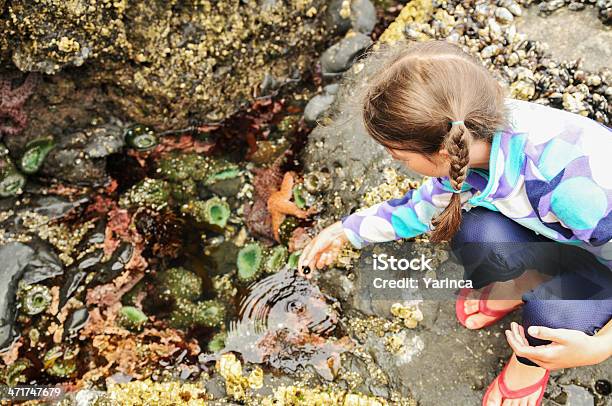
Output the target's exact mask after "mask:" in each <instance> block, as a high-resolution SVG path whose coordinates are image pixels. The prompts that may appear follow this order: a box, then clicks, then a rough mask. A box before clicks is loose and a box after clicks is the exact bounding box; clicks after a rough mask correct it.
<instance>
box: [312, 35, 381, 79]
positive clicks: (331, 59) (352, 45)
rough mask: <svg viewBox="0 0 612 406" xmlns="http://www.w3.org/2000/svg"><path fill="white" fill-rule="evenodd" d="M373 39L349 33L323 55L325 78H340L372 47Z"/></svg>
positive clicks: (322, 63) (322, 65)
mask: <svg viewBox="0 0 612 406" xmlns="http://www.w3.org/2000/svg"><path fill="white" fill-rule="evenodd" d="M371 44H372V39H370V37H368V36H367V35H365V34H362V33H348V34H347V36H346V37H345V38H343V39H342V40H340V41H339V42H337V43H336V44H334V45H332V46H331V47H330V48H328V49H327V50H326V51H325V52H323V54H322V55H321V68H322V71H323V75H324V76H338V75H340V74H342V72H344V71H346V70H347V69H348V68H350V67H351V65H352V64H353V62H354V61H355V59H356V58H357V57H358V56H359V55H360V54H361V53H362V52H363V51H364V50H365V49H366V48H367V47H369V46H370V45H371Z"/></svg>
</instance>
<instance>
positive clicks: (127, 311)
mask: <svg viewBox="0 0 612 406" xmlns="http://www.w3.org/2000/svg"><path fill="white" fill-rule="evenodd" d="M148 319H149V318H148V317H147V315H146V314H144V312H143V311H142V310H140V309H139V308H137V307H134V306H123V307H122V308H121V309H120V310H119V318H118V322H119V325H121V326H122V327H124V328H126V329H128V330H132V331H138V330H140V329H142V326H143V325H144V324H145V323H146V322H147V320H148Z"/></svg>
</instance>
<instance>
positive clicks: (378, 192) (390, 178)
mask: <svg viewBox="0 0 612 406" xmlns="http://www.w3.org/2000/svg"><path fill="white" fill-rule="evenodd" d="M383 178H384V179H385V181H384V182H383V183H381V184H379V185H378V186H376V187H374V188H372V189H371V190H369V191H367V192H366V193H365V194H364V196H363V199H362V200H363V203H364V205H365V206H366V207H370V206H373V205H375V204H377V203H381V202H384V201H386V200H389V199H397V198H400V197H402V196H404V195H405V194H406V193H407V192H408V191H409V190H411V189H416V188H418V187H419V185H420V182H419V181H417V180H414V179H410V178H408V177H406V176H405V175H403V174H401V173H399V172H398V171H397V170H396V169H394V168H390V167H387V168H385V169H384V170H383Z"/></svg>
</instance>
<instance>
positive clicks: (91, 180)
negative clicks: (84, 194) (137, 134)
mask: <svg viewBox="0 0 612 406" xmlns="http://www.w3.org/2000/svg"><path fill="white" fill-rule="evenodd" d="M123 146H124V141H123V132H122V129H121V127H119V126H118V125H115V124H108V125H105V126H100V127H94V128H87V129H83V130H80V131H77V132H65V133H62V134H61V135H60V136H59V137H56V139H55V147H54V148H53V149H52V150H51V151H50V152H49V153H48V155H47V156H46V158H45V160H44V163H43V164H42V166H41V168H40V174H41V175H43V176H49V177H52V178H55V179H59V180H63V181H66V182H69V183H77V184H93V185H101V184H103V183H105V182H106V181H107V180H108V175H107V173H106V160H105V159H104V158H105V157H107V156H108V155H110V154H113V153H115V152H119V151H121V149H122V148H123Z"/></svg>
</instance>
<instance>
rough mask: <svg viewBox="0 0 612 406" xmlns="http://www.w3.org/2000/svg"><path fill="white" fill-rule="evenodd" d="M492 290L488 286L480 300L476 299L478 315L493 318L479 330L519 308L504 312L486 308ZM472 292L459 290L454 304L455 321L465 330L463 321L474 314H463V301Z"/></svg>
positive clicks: (465, 289)
mask: <svg viewBox="0 0 612 406" xmlns="http://www.w3.org/2000/svg"><path fill="white" fill-rule="evenodd" d="M492 288H493V284H490V285H488V286H487V287H485V288H484V289H483V290H482V292H481V294H480V298H479V299H478V313H480V314H484V315H485V316H489V317H494V318H493V319H491V320H489V321H487V322H486V323H485V324H484V325H483V326H482V327H479V328H485V327H488V326H490V325H491V324H494V323H495V322H497V321H498V320H501V319H503V318H504V317H505V316H506V315H507V314H508V313H512V312H513V311H514V310H516V309H517V308H518V307H519V306H514V307H512V308H510V309H506V310H495V309H491V308H489V307H488V306H487V299H488V298H489V294H490V293H491V289H492ZM472 290H473V289H470V288H463V289H461V290H460V291H459V296H457V302H455V314H456V315H457V320H459V323H461V325H463V327H466V328H467V326H466V324H465V321H466V320H467V318H468V317H470V316H472V315H474V314H476V313H470V314H466V313H465V301H466V300H467V297H468V295H469V294H470V293H471V292H472ZM475 330H476V329H475Z"/></svg>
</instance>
